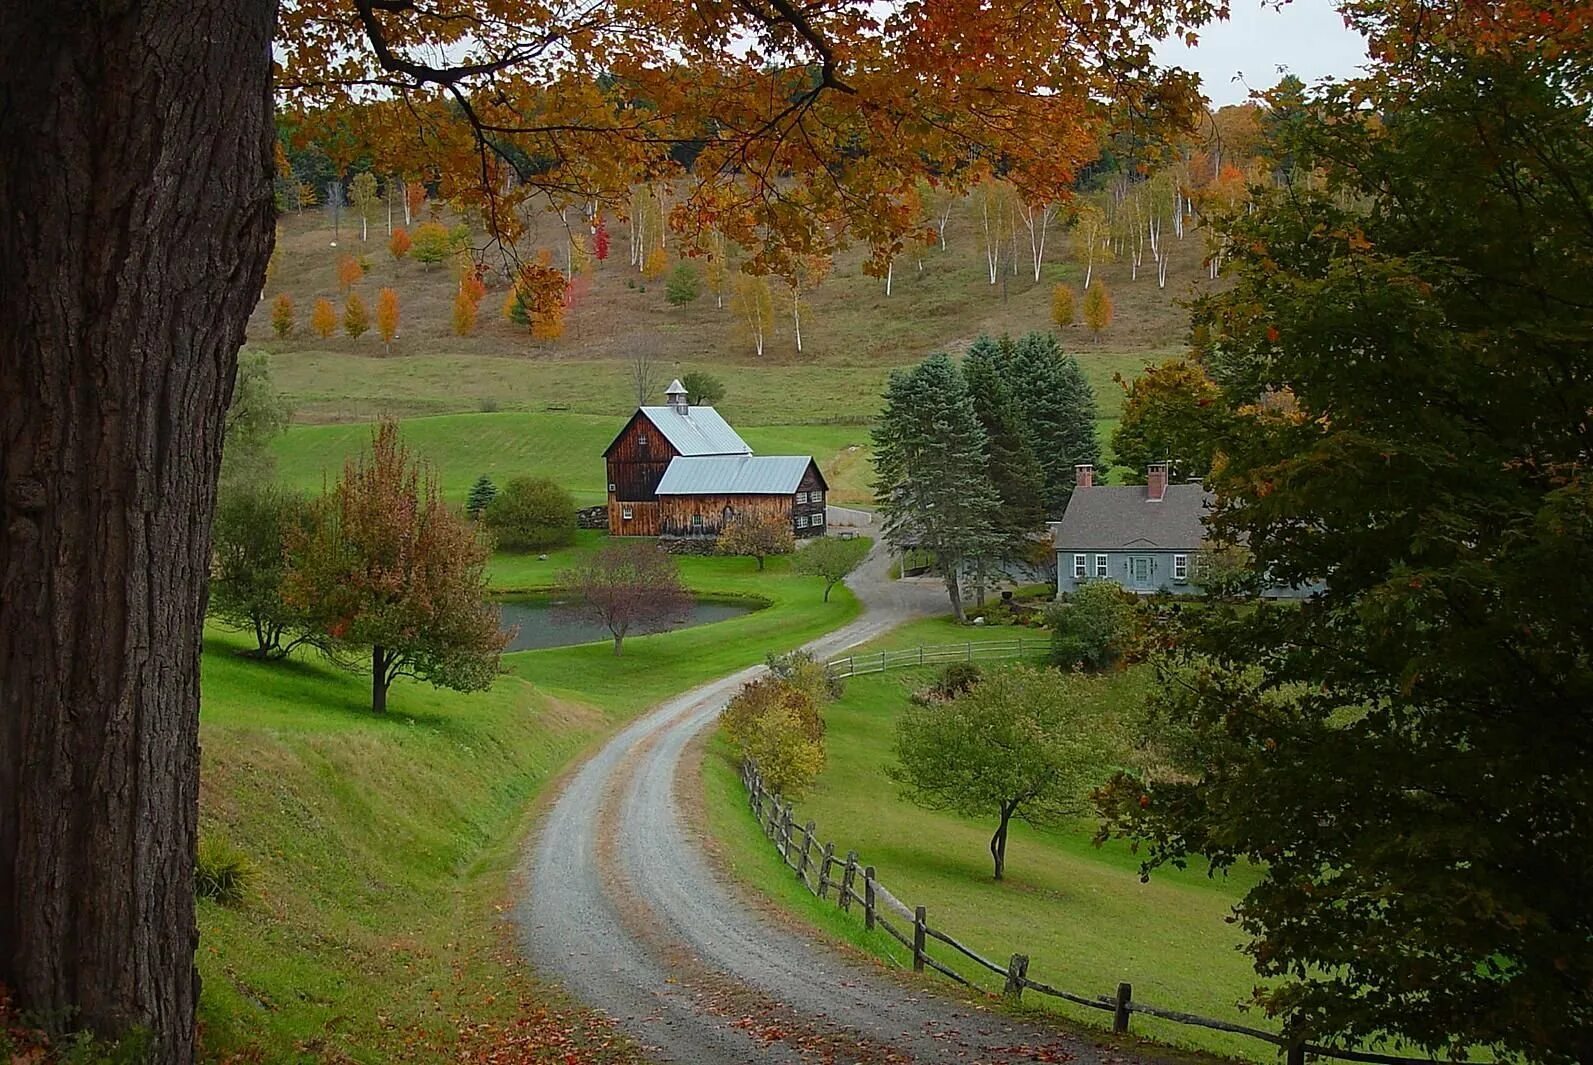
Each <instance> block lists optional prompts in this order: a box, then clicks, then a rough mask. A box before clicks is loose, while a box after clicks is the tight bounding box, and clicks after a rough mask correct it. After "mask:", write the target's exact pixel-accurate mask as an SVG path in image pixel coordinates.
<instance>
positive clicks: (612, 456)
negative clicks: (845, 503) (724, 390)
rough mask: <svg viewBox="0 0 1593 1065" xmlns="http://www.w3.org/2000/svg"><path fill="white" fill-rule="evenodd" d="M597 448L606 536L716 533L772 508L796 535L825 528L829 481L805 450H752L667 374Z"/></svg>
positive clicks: (727, 425) (818, 533)
mask: <svg viewBox="0 0 1593 1065" xmlns="http://www.w3.org/2000/svg"><path fill="white" fill-rule="evenodd" d="M664 397H665V400H666V402H665V404H664V405H663V406H661V407H651V406H644V407H638V408H637V410H636V413H635V414H633V415H631V418H630V421H628V422H626V423H625V427H624V428H623V429H621V430H620V432H619V435H618V436H616V437H615V438H614V441H613V442H612V443H611V444H609V446H608V449H607V450H606V451H604V452H603V458H604V460H605V462H606V463H607V468H608V531H609V534H610V535H612V536H692V537H716V536H718V535H719V534H720V533H721V532H723V531H724V528H725V525H726V524H728V523H729V521H730V520H731V519H732V518H734V517H735V516H736V515H737V514H743V513H764V514H775V515H778V516H779V517H780V518H782V519H783V520H785V521H788V522H790V524H791V531H792V533H793V534H794V535H796V536H797V537H806V536H820V535H823V533H824V530H825V525H826V522H825V495H826V493H827V492H828V491H829V485H828V484H827V483H825V480H824V475H823V473H821V472H820V471H819V467H818V463H816V462H814V461H813V458H812V456H810V455H754V454H753V453H752V448H750V447H748V446H747V442H746V441H745V440H743V439H741V435H740V434H739V433H737V432H736V431H735V430H734V429H732V428H731V427H730V424H729V423H728V422H726V421H725V420H724V418H722V417H721V416H720V415H719V412H718V411H716V410H714V408H712V407H694V406H692V405H691V403H690V400H689V396H688V395H687V393H686V389H685V387H684V386H683V385H682V384H681V383H680V382H679V381H672V382H670V385H669V389H668V390H667V391H666V392H665V393H664Z"/></svg>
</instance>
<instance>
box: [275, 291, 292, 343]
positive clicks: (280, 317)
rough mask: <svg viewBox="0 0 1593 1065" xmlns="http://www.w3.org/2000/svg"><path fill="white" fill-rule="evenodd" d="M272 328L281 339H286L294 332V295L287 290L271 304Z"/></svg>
mask: <svg viewBox="0 0 1593 1065" xmlns="http://www.w3.org/2000/svg"><path fill="white" fill-rule="evenodd" d="M271 328H272V330H273V331H275V333H276V334H277V337H278V338H279V339H286V338H287V337H288V335H289V334H291V333H292V332H293V297H292V296H290V295H288V294H287V293H286V292H284V293H282V294H281V295H279V296H278V297H277V298H276V302H274V303H273V304H271Z"/></svg>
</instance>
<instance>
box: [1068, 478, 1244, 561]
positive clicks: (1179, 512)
mask: <svg viewBox="0 0 1593 1065" xmlns="http://www.w3.org/2000/svg"><path fill="white" fill-rule="evenodd" d="M1213 500H1214V497H1213V496H1212V494H1211V493H1210V492H1208V491H1206V490H1205V489H1204V488H1202V487H1201V486H1200V485H1198V484H1171V485H1168V486H1167V493H1166V495H1165V496H1163V497H1162V500H1161V502H1159V503H1152V502H1150V500H1149V499H1148V498H1147V497H1146V489H1145V486H1144V485H1091V486H1090V487H1089V488H1077V489H1074V491H1073V496H1072V498H1071V499H1069V500H1068V508H1067V510H1066V511H1064V512H1063V514H1062V520H1061V521H1059V522H1057V524H1056V549H1057V550H1058V551H1107V550H1117V549H1120V548H1128V549H1133V548H1136V547H1140V548H1162V549H1166V550H1174V551H1177V550H1188V551H1194V550H1198V549H1199V547H1200V544H1201V541H1203V540H1204V539H1205V538H1206V533H1205V529H1204V527H1203V526H1202V525H1201V519H1202V518H1203V517H1205V516H1206V514H1207V513H1208V512H1209V511H1210V510H1211V506H1212V502H1213Z"/></svg>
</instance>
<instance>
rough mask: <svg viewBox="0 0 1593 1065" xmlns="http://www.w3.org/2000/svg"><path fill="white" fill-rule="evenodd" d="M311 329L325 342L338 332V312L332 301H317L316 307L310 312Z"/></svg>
mask: <svg viewBox="0 0 1593 1065" xmlns="http://www.w3.org/2000/svg"><path fill="white" fill-rule="evenodd" d="M310 328H311V329H313V330H315V332H316V335H317V336H319V337H320V338H321V339H323V340H326V339H329V338H330V337H331V336H332V334H333V333H335V332H336V331H337V311H336V310H335V309H334V308H333V307H332V301H331V300H329V299H326V298H324V297H323V298H321V299H318V300H316V301H315V307H314V308H313V309H312V310H311V311H310Z"/></svg>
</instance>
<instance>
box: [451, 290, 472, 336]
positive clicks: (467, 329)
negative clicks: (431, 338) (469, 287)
mask: <svg viewBox="0 0 1593 1065" xmlns="http://www.w3.org/2000/svg"><path fill="white" fill-rule="evenodd" d="M453 321H454V335H455V336H462V337H467V336H469V335H470V334H471V333H474V332H475V331H476V301H475V300H473V299H471V298H470V293H468V292H466V291H465V290H464V288H462V287H461V288H460V289H459V291H458V292H456V293H454V318H453Z"/></svg>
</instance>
